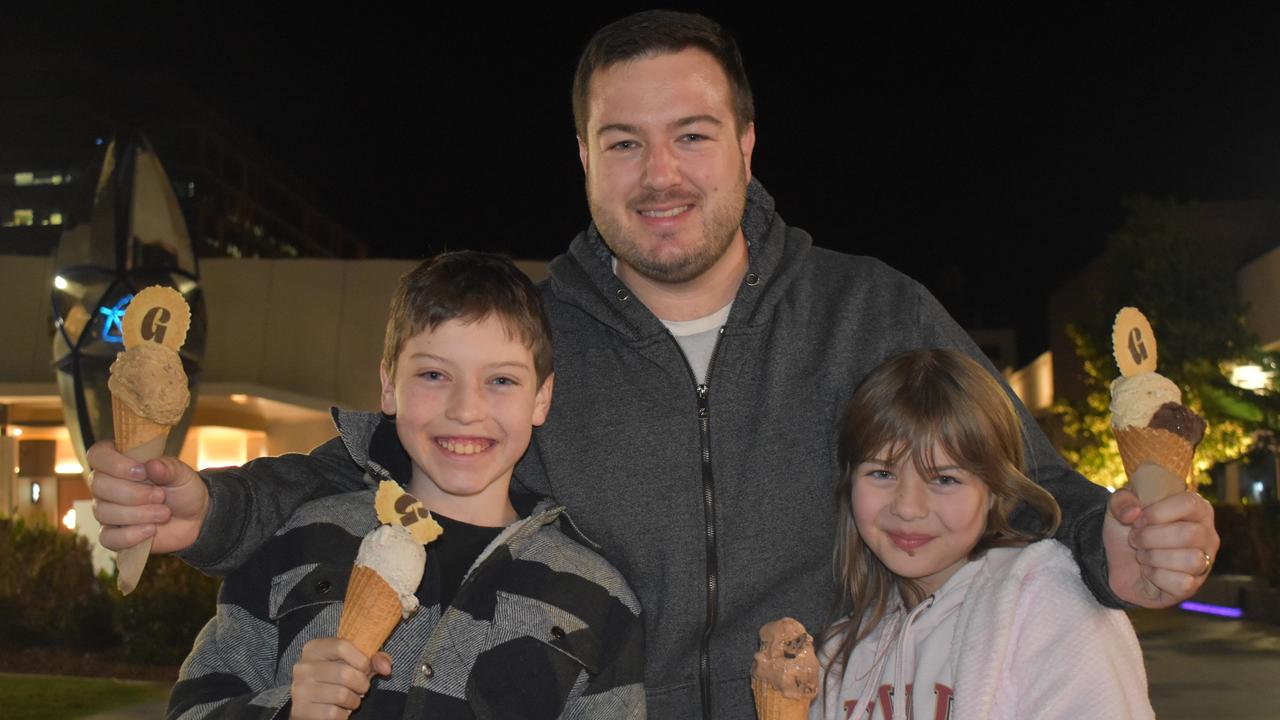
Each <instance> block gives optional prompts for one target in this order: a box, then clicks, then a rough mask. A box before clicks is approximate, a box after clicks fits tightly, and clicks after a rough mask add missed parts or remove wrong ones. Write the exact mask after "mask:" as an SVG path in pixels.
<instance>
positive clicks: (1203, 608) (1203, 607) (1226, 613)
mask: <svg viewBox="0 0 1280 720" xmlns="http://www.w3.org/2000/svg"><path fill="white" fill-rule="evenodd" d="M1178 607H1180V608H1182V609H1183V610H1190V611H1191V612H1198V613H1204V614H1206V615H1218V616H1220V617H1229V618H1238V617H1244V611H1243V610H1241V609H1240V608H1233V607H1225V606H1222V605H1209V604H1207V603H1197V602H1184V603H1182V604H1181V605H1179V606H1178Z"/></svg>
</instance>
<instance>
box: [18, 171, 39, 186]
mask: <svg viewBox="0 0 1280 720" xmlns="http://www.w3.org/2000/svg"><path fill="white" fill-rule="evenodd" d="M35 181H36V174H35V173H29V172H20V173H14V174H13V184H14V185H17V186H18V187H25V186H27V185H32V184H34V183H35Z"/></svg>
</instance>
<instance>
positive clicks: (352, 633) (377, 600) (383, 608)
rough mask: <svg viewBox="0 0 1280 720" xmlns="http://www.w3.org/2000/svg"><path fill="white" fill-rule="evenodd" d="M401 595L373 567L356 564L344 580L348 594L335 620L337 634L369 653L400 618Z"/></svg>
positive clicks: (372, 652)
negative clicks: (349, 576)
mask: <svg viewBox="0 0 1280 720" xmlns="http://www.w3.org/2000/svg"><path fill="white" fill-rule="evenodd" d="M402 613H403V609H402V608H401V606H400V597H399V596H398V595H397V594H396V591H395V590H393V589H392V588H391V585H389V584H387V581H386V580H383V579H382V576H381V575H379V574H378V573H377V572H376V571H375V570H373V569H372V568H369V567H366V566H364V565H356V566H355V567H354V568H352V570H351V580H350V581H349V582H348V583H347V598H346V601H345V603H344V604H343V606H342V618H341V619H340V620H339V621H338V637H340V638H342V639H344V640H350V641H351V642H353V643H355V646H356V647H358V648H360V652H362V653H364V654H365V655H366V656H369V657H372V656H373V654H374V653H376V652H378V649H379V648H381V647H382V643H384V642H386V641H387V638H388V637H390V636H391V631H392V630H394V629H395V627H396V623H398V622H400V617H401V615H402Z"/></svg>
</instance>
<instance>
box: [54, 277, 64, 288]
mask: <svg viewBox="0 0 1280 720" xmlns="http://www.w3.org/2000/svg"><path fill="white" fill-rule="evenodd" d="M53 286H54V287H56V288H58V289H59V290H66V289H67V279H66V278H64V277H62V276H61V275H54V276H53Z"/></svg>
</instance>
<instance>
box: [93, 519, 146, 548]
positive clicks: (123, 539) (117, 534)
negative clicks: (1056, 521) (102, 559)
mask: <svg viewBox="0 0 1280 720" xmlns="http://www.w3.org/2000/svg"><path fill="white" fill-rule="evenodd" d="M155 533H156V526H155V525H127V526H124V527H114V526H110V525H104V526H103V527H102V531H101V532H100V533H98V543H99V544H100V545H102V547H104V548H106V549H108V550H123V549H125V548H131V547H133V546H134V545H137V544H138V543H140V542H142V541H143V540H146V539H147V538H149V537H151V536H152V535H155Z"/></svg>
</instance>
